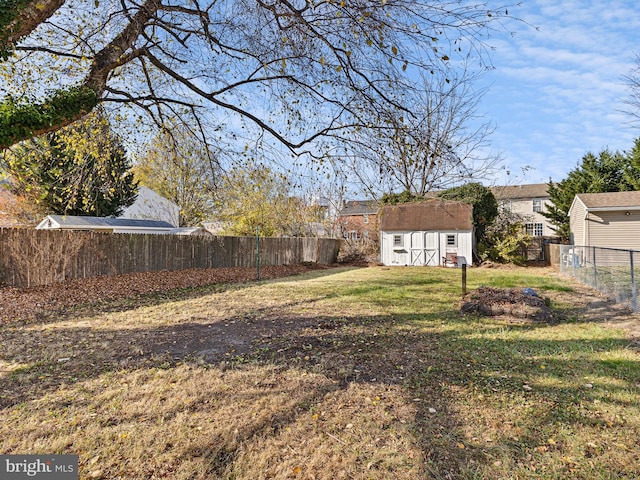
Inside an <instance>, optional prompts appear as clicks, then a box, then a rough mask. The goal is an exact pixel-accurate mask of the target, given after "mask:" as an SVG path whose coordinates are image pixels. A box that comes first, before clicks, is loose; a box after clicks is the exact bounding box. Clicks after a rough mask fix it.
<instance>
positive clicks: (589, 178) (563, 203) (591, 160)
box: [541, 140, 640, 239]
mask: <svg viewBox="0 0 640 480" xmlns="http://www.w3.org/2000/svg"><path fill="white" fill-rule="evenodd" d="M639 146H640V144H639V143H638V140H636V144H635V147H634V149H633V150H632V151H631V152H630V153H629V154H625V153H620V152H610V151H609V150H603V151H601V152H600V153H599V154H598V155H597V156H596V155H594V154H593V153H591V152H589V153H587V154H586V155H585V156H583V157H582V160H581V161H580V163H579V164H578V165H577V166H576V167H575V168H574V169H573V170H571V171H570V172H569V174H568V175H567V177H566V178H565V179H563V180H562V181H560V182H558V183H554V182H549V189H548V192H549V197H550V198H549V200H550V203H551V204H548V205H547V206H546V208H545V211H543V212H541V213H542V215H544V216H545V217H546V218H548V219H549V220H550V221H551V223H552V224H553V225H555V229H556V234H557V235H558V236H560V237H562V238H563V239H568V238H569V234H570V232H569V209H570V208H571V204H572V203H573V199H574V197H575V196H576V194H578V193H603V192H620V191H628V190H634V189H636V188H637V186H638V185H640V176H639V175H638V174H639V173H640V169H638V147H639Z"/></svg>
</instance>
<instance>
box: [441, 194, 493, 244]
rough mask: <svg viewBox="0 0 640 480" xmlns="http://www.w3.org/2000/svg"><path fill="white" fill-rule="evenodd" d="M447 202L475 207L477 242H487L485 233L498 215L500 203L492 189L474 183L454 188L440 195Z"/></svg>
mask: <svg viewBox="0 0 640 480" xmlns="http://www.w3.org/2000/svg"><path fill="white" fill-rule="evenodd" d="M438 196H439V197H440V198H443V199H445V200H458V201H461V202H465V203H470V204H472V205H473V226H474V227H475V234H476V240H477V242H478V243H481V242H483V241H484V240H485V236H486V235H485V232H486V229H487V227H488V226H489V225H491V224H492V223H493V221H494V219H495V218H496V216H497V215H498V202H497V201H496V197H495V196H494V195H493V192H492V191H491V189H490V188H488V187H485V186H484V185H482V184H481V183H477V182H472V183H466V184H464V185H460V186H458V187H453V188H450V189H448V190H445V191H444V192H441V193H440V194H438Z"/></svg>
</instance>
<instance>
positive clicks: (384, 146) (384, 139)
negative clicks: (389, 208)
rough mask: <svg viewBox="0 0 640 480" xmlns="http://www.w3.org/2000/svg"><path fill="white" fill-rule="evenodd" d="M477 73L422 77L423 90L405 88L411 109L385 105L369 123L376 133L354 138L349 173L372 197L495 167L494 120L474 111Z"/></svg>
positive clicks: (468, 177) (421, 189)
mask: <svg viewBox="0 0 640 480" xmlns="http://www.w3.org/2000/svg"><path fill="white" fill-rule="evenodd" d="M477 79H478V74H472V73H469V71H468V70H466V69H463V70H462V72H461V73H458V75H456V74H455V72H453V71H449V72H438V73H434V74H430V75H429V76H428V77H425V78H423V88H422V90H421V91H419V92H409V93H408V94H406V99H405V101H406V103H407V104H410V105H413V108H412V111H411V114H410V115H408V114H407V113H406V112H405V111H403V110H401V109H397V108H393V107H392V108H389V109H387V110H384V111H382V112H380V113H379V115H378V116H377V118H376V120H375V121H374V122H372V127H370V128H369V129H370V130H375V131H376V133H375V134H370V135H362V136H361V137H360V139H359V140H358V141H356V142H353V143H355V145H356V147H355V148H354V149H353V150H352V154H351V161H350V162H348V167H349V168H350V170H351V173H352V177H353V178H356V179H357V180H358V181H359V182H360V183H361V185H363V186H364V187H366V188H367V189H369V192H370V194H371V195H372V196H374V197H375V196H379V195H380V194H381V193H385V192H393V191H398V190H401V191H408V192H410V193H412V194H414V195H419V196H424V195H425V194H426V193H428V192H431V191H433V190H442V189H446V188H449V187H451V186H453V185H456V184H460V183H461V182H463V181H467V182H468V181H474V180H475V181H477V180H479V179H482V178H483V176H486V175H488V174H490V173H492V172H494V171H495V168H496V167H497V165H498V164H499V162H500V158H499V156H497V155H493V154H492V153H491V152H490V150H489V137H490V135H491V133H492V132H493V127H492V125H491V124H490V123H489V122H487V121H486V120H483V119H482V117H480V116H479V115H478V113H477V108H478V102H479V101H480V99H481V97H482V94H483V91H478V90H474V89H473V85H474V84H475V83H476V80H477Z"/></svg>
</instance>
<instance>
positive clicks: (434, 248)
mask: <svg viewBox="0 0 640 480" xmlns="http://www.w3.org/2000/svg"><path fill="white" fill-rule="evenodd" d="M396 235H399V236H400V237H401V239H402V245H401V246H394V236H396ZM447 235H456V239H457V242H456V245H455V246H447ZM380 241H381V257H382V258H381V260H382V263H383V265H387V266H409V265H419V266H439V265H442V257H444V256H445V255H446V253H447V252H452V253H455V254H456V255H458V264H459V265H462V264H463V263H466V264H467V265H471V264H472V260H473V257H472V253H473V233H472V232H471V231H460V230H451V231H439V232H436V231H406V230H405V231H385V232H382V233H381V236H380Z"/></svg>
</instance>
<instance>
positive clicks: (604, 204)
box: [576, 191, 640, 210]
mask: <svg viewBox="0 0 640 480" xmlns="http://www.w3.org/2000/svg"><path fill="white" fill-rule="evenodd" d="M576 198H579V199H580V201H581V202H582V203H583V204H584V206H585V207H587V208H588V209H591V210H592V209H598V208H604V209H614V208H632V207H640V192H638V191H633V192H605V193H578V194H577V195H576Z"/></svg>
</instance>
